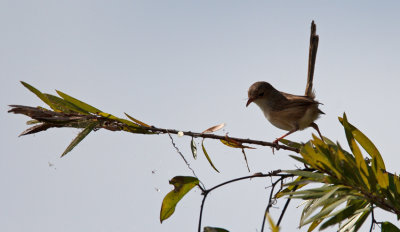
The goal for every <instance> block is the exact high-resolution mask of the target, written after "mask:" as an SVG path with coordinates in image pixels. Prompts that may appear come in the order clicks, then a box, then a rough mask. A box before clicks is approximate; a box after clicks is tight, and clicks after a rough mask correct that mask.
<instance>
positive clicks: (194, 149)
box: [190, 137, 197, 159]
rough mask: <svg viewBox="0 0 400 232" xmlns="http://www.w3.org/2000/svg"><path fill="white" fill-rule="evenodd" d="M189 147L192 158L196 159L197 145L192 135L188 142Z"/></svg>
mask: <svg viewBox="0 0 400 232" xmlns="http://www.w3.org/2000/svg"><path fill="white" fill-rule="evenodd" d="M190 149H191V150H192V154H193V158H194V159H197V146H196V142H195V141H194V138H193V137H192V141H191V142H190Z"/></svg>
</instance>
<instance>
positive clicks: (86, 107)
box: [56, 90, 102, 114]
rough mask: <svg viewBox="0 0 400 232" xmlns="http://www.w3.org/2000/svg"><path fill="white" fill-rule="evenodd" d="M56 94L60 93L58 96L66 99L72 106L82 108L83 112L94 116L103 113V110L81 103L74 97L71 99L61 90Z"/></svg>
mask: <svg viewBox="0 0 400 232" xmlns="http://www.w3.org/2000/svg"><path fill="white" fill-rule="evenodd" d="M56 92H57V93H58V95H60V97H62V98H64V99H65V100H66V101H69V102H71V103H72V104H74V105H76V106H77V107H79V108H81V109H82V110H85V111H87V112H89V113H92V114H97V113H99V112H102V111H101V110H99V109H97V108H95V107H93V106H91V105H89V104H86V103H84V102H83V101H80V100H78V99H76V98H74V97H71V96H69V95H68V94H65V93H63V92H61V91H59V90H56Z"/></svg>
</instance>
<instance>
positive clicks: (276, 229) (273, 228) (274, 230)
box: [267, 213, 279, 232]
mask: <svg viewBox="0 0 400 232" xmlns="http://www.w3.org/2000/svg"><path fill="white" fill-rule="evenodd" d="M267 219H268V224H269V226H270V227H271V231H272V232H279V226H277V225H276V224H275V222H274V221H273V220H272V218H271V216H270V215H269V213H267Z"/></svg>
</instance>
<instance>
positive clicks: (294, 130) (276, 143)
mask: <svg viewBox="0 0 400 232" xmlns="http://www.w3.org/2000/svg"><path fill="white" fill-rule="evenodd" d="M297 130H298V128H297V127H296V128H295V129H293V130H291V131H289V132H288V133H286V134H284V135H283V136H282V137H279V138H277V139H275V141H273V142H272V143H273V144H275V147H276V150H279V144H278V142H279V141H280V140H281V139H283V138H285V137H286V136H288V135H290V134H291V133H293V132H296V131H297ZM272 153H274V147H272Z"/></svg>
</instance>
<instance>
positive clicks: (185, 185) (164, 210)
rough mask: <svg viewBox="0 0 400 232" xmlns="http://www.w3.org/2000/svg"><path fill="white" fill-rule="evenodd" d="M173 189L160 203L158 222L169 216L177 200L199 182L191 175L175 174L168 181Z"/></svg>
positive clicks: (173, 210)
mask: <svg viewBox="0 0 400 232" xmlns="http://www.w3.org/2000/svg"><path fill="white" fill-rule="evenodd" d="M169 183H170V184H172V185H173V186H174V189H173V190H172V191H171V192H169V193H168V194H167V195H166V196H165V197H164V200H163V202H162V205H161V211H160V222H161V223H162V222H163V221H164V220H166V219H167V218H169V217H170V216H171V215H172V214H173V213H174V212H175V207H176V205H177V204H178V202H179V201H180V200H181V199H182V197H184V196H185V195H186V193H188V192H189V191H190V190H191V189H192V188H193V187H194V186H196V185H198V184H199V180H198V179H197V178H196V177H192V176H175V177H174V178H172V180H170V181H169Z"/></svg>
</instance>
